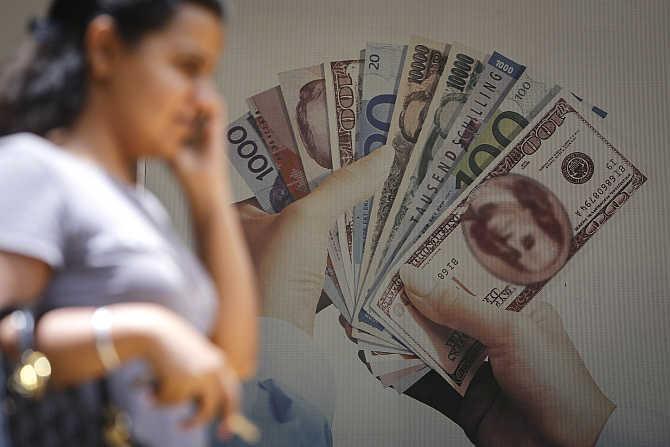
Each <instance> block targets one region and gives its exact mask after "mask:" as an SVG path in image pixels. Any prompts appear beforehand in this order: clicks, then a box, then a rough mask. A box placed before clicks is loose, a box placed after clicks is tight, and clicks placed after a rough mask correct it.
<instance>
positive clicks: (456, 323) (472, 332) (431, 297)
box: [400, 264, 522, 347]
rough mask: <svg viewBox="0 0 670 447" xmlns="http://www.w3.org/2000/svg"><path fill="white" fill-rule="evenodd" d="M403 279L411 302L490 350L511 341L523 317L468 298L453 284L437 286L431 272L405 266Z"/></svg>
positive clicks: (402, 272)
mask: <svg viewBox="0 0 670 447" xmlns="http://www.w3.org/2000/svg"><path fill="white" fill-rule="evenodd" d="M400 278H401V279H402V281H403V283H404V285H405V292H406V293H407V296H408V297H409V299H410V301H411V302H412V304H413V305H414V307H416V309H417V310H418V311H419V312H421V313H422V314H423V315H424V316H426V317H427V318H429V319H430V320H433V321H434V322H436V323H438V324H441V325H444V326H449V327H450V328H452V329H455V330H457V331H460V332H463V333H465V334H467V335H469V336H471V337H474V338H476V339H478V340H479V341H481V342H482V343H484V344H485V345H487V346H489V347H493V346H499V345H500V344H501V343H506V342H508V341H510V339H511V336H512V334H513V329H514V327H515V325H516V324H517V323H518V321H517V320H519V319H520V318H522V316H521V315H519V314H516V313H513V312H505V311H504V310H500V309H498V308H497V307H494V306H490V305H486V304H484V303H482V302H480V301H478V300H477V299H476V298H473V297H470V296H467V295H466V294H465V293H464V292H463V291H462V290H461V289H460V288H459V287H458V286H457V285H456V283H454V282H452V281H441V282H440V283H436V282H435V281H434V280H433V279H432V277H430V276H429V274H428V272H426V271H423V270H420V269H418V268H416V267H414V266H411V265H408V264H405V265H403V266H402V268H401V269H400Z"/></svg>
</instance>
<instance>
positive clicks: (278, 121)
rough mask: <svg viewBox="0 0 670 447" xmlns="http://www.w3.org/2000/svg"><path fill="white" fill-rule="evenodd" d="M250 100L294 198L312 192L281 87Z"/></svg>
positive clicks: (265, 138) (255, 115) (262, 135)
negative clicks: (289, 120) (294, 137)
mask: <svg viewBox="0 0 670 447" xmlns="http://www.w3.org/2000/svg"><path fill="white" fill-rule="evenodd" d="M247 104H248V106H249V110H250V112H251V115H252V116H253V118H254V120H255V122H256V126H257V128H258V130H259V133H260V135H261V137H262V138H263V141H264V142H265V145H266V146H267V148H268V149H269V151H270V154H272V159H273V160H274V162H275V165H276V166H277V169H278V170H279V173H280V175H281V178H282V179H283V180H284V183H285V184H286V187H287V188H288V190H289V191H290V192H291V195H292V196H293V199H295V200H298V199H299V198H301V197H303V196H305V195H307V194H308V193H309V187H308V185H307V179H306V178H305V172H304V171H303V168H302V162H301V161H300V155H298V149H297V148H296V143H295V140H294V139H293V132H292V131H291V126H290V124H289V122H288V118H287V115H286V108H285V107H284V100H283V98H282V95H281V91H280V90H279V87H274V88H271V89H269V90H266V91H263V92H261V93H258V94H256V95H254V96H252V97H250V98H248V99H247Z"/></svg>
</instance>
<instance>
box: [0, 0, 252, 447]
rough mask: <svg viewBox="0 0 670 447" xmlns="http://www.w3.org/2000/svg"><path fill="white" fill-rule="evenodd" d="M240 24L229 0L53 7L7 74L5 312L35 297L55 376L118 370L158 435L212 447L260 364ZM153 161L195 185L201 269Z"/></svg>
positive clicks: (64, 379) (88, 0)
mask: <svg viewBox="0 0 670 447" xmlns="http://www.w3.org/2000/svg"><path fill="white" fill-rule="evenodd" d="M225 17H226V14H225V8H224V5H223V4H222V3H221V2H220V1H217V0H181V1H180V0H80V1H72V0H53V1H52V2H51V5H50V8H49V11H48V14H47V16H46V17H45V18H43V19H40V20H37V21H35V22H34V23H33V25H32V26H31V34H32V36H31V40H30V42H28V43H27V44H26V45H25V46H24V47H22V48H21V49H20V51H19V52H18V54H17V56H16V58H15V59H14V60H13V61H12V62H11V63H9V64H8V65H7V66H6V67H5V69H4V71H3V73H2V75H1V77H0V135H3V137H2V138H0V190H1V193H0V307H1V308H7V307H11V306H17V305H21V304H25V303H36V306H37V311H36V314H37V315H38V316H40V315H43V316H42V317H41V318H40V319H39V321H38V324H37V326H36V329H35V344H36V346H37V348H38V349H39V350H40V351H42V352H44V353H45V354H46V355H47V356H48V358H49V359H50V361H51V363H52V367H53V373H52V382H53V383H55V384H56V385H60V386H69V385H80V384H85V383H87V382H90V381H91V380H93V379H97V378H100V377H103V376H106V377H107V378H108V383H109V385H110V390H111V399H112V400H113V401H114V403H115V404H117V405H118V406H120V407H121V408H122V409H123V410H125V411H126V412H127V413H128V414H129V416H130V418H131V420H132V422H133V435H134V437H136V438H137V439H138V440H139V441H141V442H143V443H145V444H147V445H160V446H172V445H174V446H186V445H188V446H192V445H193V446H196V445H205V444H206V443H207V441H206V430H205V429H204V427H203V423H205V422H206V421H208V420H210V419H211V418H212V417H214V416H215V415H216V414H219V413H220V414H222V415H223V416H224V426H225V420H226V416H229V415H231V414H233V413H234V412H235V411H236V408H237V405H238V404H237V401H238V397H237V393H238V391H237V389H238V378H240V377H241V378H247V377H249V376H250V375H252V374H253V373H254V370H255V357H256V344H257V341H256V337H257V335H256V324H257V323H256V314H257V309H256V308H257V303H256V300H257V292H256V286H255V283H254V278H253V273H252V267H251V262H250V260H249V256H248V254H247V252H246V249H245V247H244V245H243V244H244V241H243V236H242V233H241V229H240V225H239V222H238V221H237V219H236V217H235V214H234V212H233V211H232V209H231V208H230V207H229V206H228V203H229V202H230V195H229V191H228V179H227V175H226V172H225V170H224V164H223V157H224V153H223V151H224V142H223V141H222V138H223V137H224V132H223V125H224V124H225V123H226V116H225V110H224V108H223V104H222V99H221V98H220V96H219V95H218V94H217V92H216V90H215V87H214V82H213V73H214V70H215V67H216V65H217V61H218V59H219V56H220V53H221V51H222V48H223V40H224V31H225V29H224V28H225V26H224V25H225V23H224V20H225ZM145 157H153V158H158V159H162V160H164V161H166V162H168V163H169V165H170V166H171V167H172V169H173V171H174V173H175V174H176V176H177V178H178V179H179V181H180V183H181V185H182V187H183V189H184V191H185V192H186V195H187V198H188V199H189V203H190V206H191V212H192V217H193V222H194V226H195V234H196V235H197V245H198V251H199V255H200V261H201V262H202V264H201V263H200V262H199V261H198V260H197V259H196V258H195V257H194V256H192V255H191V254H190V252H189V251H188V250H187V249H186V248H185V247H184V246H183V244H182V243H181V242H180V241H179V240H178V238H177V236H176V234H175V232H174V231H173V229H172V226H171V223H170V219H169V217H168V215H167V213H166V211H165V210H164V208H163V207H162V206H161V204H160V203H159V202H158V200H157V199H156V198H155V197H154V196H153V195H152V194H151V193H149V192H148V191H147V190H145V189H143V188H142V187H141V186H140V185H138V184H137V174H136V166H137V162H138V160H139V159H141V158H145ZM203 264H204V266H203ZM10 320H11V319H10V318H5V319H3V320H2V321H1V322H0V343H1V344H2V350H3V351H4V352H15V353H16V350H17V340H16V339H17V334H16V330H15V328H14V327H13V326H12V322H11V321H10ZM148 373H151V376H150V377H153V380H151V381H148V380H146V377H147V374H148ZM149 382H152V383H153V384H154V386H149ZM46 400H48V395H47V397H46ZM194 402H195V403H197V407H196V408H193V407H194V405H193V403H194ZM224 428H225V427H224Z"/></svg>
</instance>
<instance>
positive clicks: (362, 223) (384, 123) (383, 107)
mask: <svg viewBox="0 0 670 447" xmlns="http://www.w3.org/2000/svg"><path fill="white" fill-rule="evenodd" d="M406 53H407V46H405V45H394V44H390V43H368V44H367V46H366V48H365V51H364V63H363V66H362V69H361V78H362V79H361V81H362V82H361V85H362V88H361V113H360V116H359V119H358V130H357V139H356V159H359V158H362V157H365V156H366V155H368V154H370V153H371V152H372V151H374V150H375V149H377V148H378V147H380V146H382V145H384V144H386V137H387V135H388V131H389V127H390V125H391V117H392V115H393V106H394V105H395V101H396V94H397V93H398V85H399V84H400V75H401V74H402V66H403V63H404V61H405V54H406ZM371 206H372V197H370V198H369V199H367V200H364V201H363V202H361V203H360V204H359V205H356V206H355V207H354V211H353V212H354V217H353V218H354V232H353V254H352V258H353V267H354V290H356V291H358V289H359V283H360V276H361V275H360V270H361V264H362V262H363V249H364V247H365V239H366V235H367V231H368V222H369V220H370V207H371Z"/></svg>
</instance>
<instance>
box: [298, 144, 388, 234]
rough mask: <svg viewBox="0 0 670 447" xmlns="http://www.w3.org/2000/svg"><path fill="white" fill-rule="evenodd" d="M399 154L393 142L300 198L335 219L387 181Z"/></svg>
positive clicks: (315, 211)
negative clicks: (394, 148)
mask: <svg viewBox="0 0 670 447" xmlns="http://www.w3.org/2000/svg"><path fill="white" fill-rule="evenodd" d="M394 156H395V151H394V150H393V147H392V146H382V147H380V148H379V149H377V150H375V151H374V152H373V153H371V154H370V155H368V156H367V157H364V158H362V159H360V160H358V161H356V162H355V163H352V164H351V165H349V166H346V167H344V168H341V169H338V170H336V171H334V172H333V173H332V174H331V175H330V176H328V177H327V178H326V179H325V180H324V181H323V183H321V185H319V187H317V188H316V189H315V190H314V191H312V193H310V194H309V195H307V196H306V197H305V198H303V199H301V200H299V201H298V202H296V204H299V206H303V207H305V208H307V209H308V210H310V211H312V212H311V213H310V214H311V215H313V216H322V217H323V218H324V219H325V220H326V221H327V222H330V221H332V220H333V219H335V218H336V217H337V216H339V215H340V214H343V213H344V212H345V211H346V210H348V209H351V208H353V207H354V206H355V205H357V204H359V203H360V202H362V201H363V200H365V199H367V198H369V197H370V196H372V195H373V194H374V193H375V192H376V191H377V190H378V189H380V188H381V186H382V185H383V183H384V180H386V177H387V176H388V173H389V171H390V169H391V164H392V163H393V159H394Z"/></svg>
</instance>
